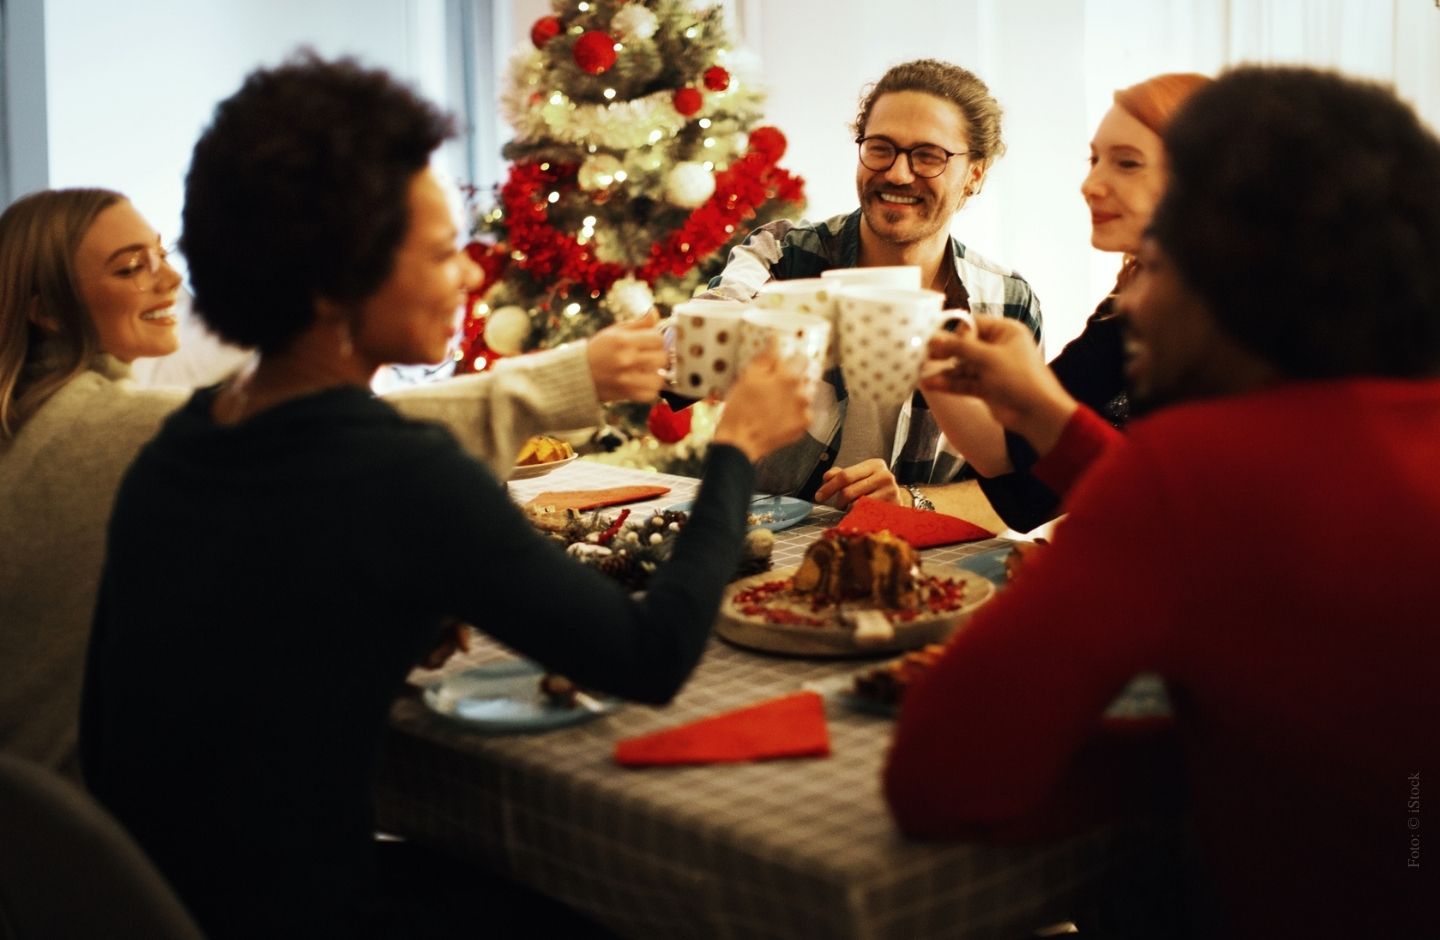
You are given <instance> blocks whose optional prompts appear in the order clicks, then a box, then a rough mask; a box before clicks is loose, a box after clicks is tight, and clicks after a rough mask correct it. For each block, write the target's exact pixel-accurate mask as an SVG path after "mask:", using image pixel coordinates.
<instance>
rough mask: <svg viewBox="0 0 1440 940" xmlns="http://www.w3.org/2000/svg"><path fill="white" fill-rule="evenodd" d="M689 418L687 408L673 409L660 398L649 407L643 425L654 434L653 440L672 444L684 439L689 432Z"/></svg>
mask: <svg viewBox="0 0 1440 940" xmlns="http://www.w3.org/2000/svg"><path fill="white" fill-rule="evenodd" d="M690 418H691V414H690V409H689V408H683V409H681V410H680V411H675V410H673V409H672V408H671V407H670V403H669V402H667V401H665V400H664V399H663V398H662V399H661V400H660V401H657V402H656V403H655V407H653V408H651V409H650V415H649V417H647V418H646V419H645V426H646V427H647V428H649V429H650V433H651V434H653V435H655V440H657V441H659V442H660V443H662V444H674V443H675V442H677V441H681V440H684V439H685V435H687V434H689V433H690Z"/></svg>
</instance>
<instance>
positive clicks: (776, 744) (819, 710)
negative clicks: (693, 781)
mask: <svg viewBox="0 0 1440 940" xmlns="http://www.w3.org/2000/svg"><path fill="white" fill-rule="evenodd" d="M829 753H830V732H829V729H828V728H827V727H826V725H825V704H824V700H823V699H821V697H820V696H819V695H817V694H816V693H814V692H796V693H794V694H793V695H786V696H783V697H781V698H777V699H771V700H770V701H768V702H761V703H760V704H759V705H750V706H747V707H745V708H740V709H737V710H735V711H731V712H725V713H724V714H722V715H713V716H711V717H709V718H702V719H701V720H700V721H692V722H691V723H689V724H687V725H680V726H679V727H676V728H667V729H666V730H664V731H656V732H654V733H653V734H646V735H641V736H640V737H638V738H630V739H629V740H626V741H617V742H616V743H615V763H617V764H620V765H621V766H622V767H647V766H653V765H663V764H717V763H726V762H734V761H748V760H767V759H769V758H772V757H824V756H826V755H827V754H829Z"/></svg>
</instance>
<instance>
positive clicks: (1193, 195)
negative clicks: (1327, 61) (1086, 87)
mask: <svg viewBox="0 0 1440 940" xmlns="http://www.w3.org/2000/svg"><path fill="white" fill-rule="evenodd" d="M1164 139H1165V147H1166V151H1167V155H1168V158H1169V168H1170V177H1169V183H1168V186H1167V189H1166V192H1165V196H1164V198H1163V199H1162V200H1161V202H1160V204H1159V206H1157V208H1156V210H1155V215H1154V217H1153V218H1152V221H1151V234H1152V235H1153V236H1154V237H1155V238H1156V240H1157V241H1158V242H1159V244H1160V245H1161V247H1162V248H1164V250H1165V252H1166V254H1168V255H1169V256H1170V257H1171V258H1172V259H1173V261H1174V263H1175V264H1176V265H1177V268H1178V269H1179V271H1180V272H1181V274H1182V275H1183V276H1184V278H1185V280H1186V281H1187V282H1188V284H1189V285H1190V287H1191V288H1193V289H1194V290H1195V292H1196V293H1197V294H1199V295H1200V297H1201V299H1202V300H1203V301H1204V302H1205V304H1206V306H1207V307H1208V308H1209V309H1210V311H1211V313H1212V314H1213V315H1214V316H1215V318H1216V319H1217V320H1218V321H1219V323H1220V324H1221V326H1222V327H1223V328H1224V329H1225V330H1226V331H1227V332H1228V333H1230V334H1231V335H1232V336H1233V337H1235V338H1236V339H1237V340H1239V341H1240V342H1241V343H1242V344H1243V345H1245V346H1246V347H1248V348H1250V349H1251V350H1253V351H1254V352H1256V353H1258V354H1259V355H1260V356H1262V357H1263V358H1264V359H1265V360H1267V361H1268V362H1270V363H1272V364H1273V365H1275V366H1276V367H1278V368H1279V369H1280V370H1281V371H1282V372H1284V373H1285V374H1287V375H1289V376H1292V377H1294V378H1324V377H1334V376H1343V375H1390V376H1425V375H1434V374H1436V373H1440V140H1437V139H1436V137H1435V135H1434V134H1433V133H1432V132H1430V131H1429V130H1428V129H1426V128H1425V127H1424V126H1423V125H1422V124H1421V122H1420V121H1419V119H1418V118H1417V117H1416V116H1415V113H1414V111H1413V110H1411V108H1410V107H1409V106H1408V105H1406V104H1404V103H1402V102H1401V101H1400V100H1399V99H1397V98H1396V97H1395V95H1394V93H1393V92H1392V91H1390V90H1389V89H1388V88H1385V87H1383V86H1381V85H1377V84H1374V83H1371V82H1365V81H1357V80H1355V79H1350V78H1345V77H1342V76H1340V75H1337V74H1334V73H1330V72H1323V71H1318V70H1314V69H1305V68H1262V67H1246V68H1239V69H1235V70H1233V71H1230V72H1228V73H1226V74H1225V75H1223V76H1221V77H1220V78H1219V79H1217V80H1216V81H1215V82H1213V83H1211V84H1210V85H1209V86H1207V87H1205V88H1202V89H1200V90H1199V91H1198V92H1196V93H1195V95H1194V96H1193V97H1191V99H1190V100H1189V102H1187V103H1186V104H1185V106H1184V107H1183V108H1182V109H1181V111H1180V113H1179V114H1178V115H1176V117H1175V119H1174V121H1173V122H1172V123H1171V125H1170V127H1169V129H1168V130H1167V131H1166V133H1165V135H1164Z"/></svg>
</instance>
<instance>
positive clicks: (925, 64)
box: [851, 59, 1005, 164]
mask: <svg viewBox="0 0 1440 940" xmlns="http://www.w3.org/2000/svg"><path fill="white" fill-rule="evenodd" d="M898 91H923V92H925V93H926V94H929V95H934V96H935V97H937V98H944V99H945V100H946V101H949V102H951V103H952V104H954V105H955V107H957V108H959V109H960V113H961V114H963V115H965V124H966V125H967V126H968V127H969V130H970V144H969V147H970V155H971V159H972V160H975V161H984V162H985V163H987V164H988V163H991V162H992V161H994V160H995V159H996V158H997V157H999V156H1000V155H1001V154H1003V153H1004V152H1005V142H1004V141H1003V140H1001V139H1000V115H1001V111H1000V104H999V102H997V101H996V100H995V98H994V97H993V96H992V95H991V94H990V89H989V87H988V86H986V84H985V83H984V82H982V81H981V80H980V78H979V77H978V76H977V75H976V74H975V73H974V72H971V71H969V70H968V69H962V68H961V67H960V66H958V65H952V64H951V63H949V62H942V61H940V60H939V59H916V60H914V61H913V62H902V63H901V64H899V65H896V66H892V67H891V68H890V70H889V71H887V72H886V73H885V74H884V75H882V76H880V80H879V81H878V82H876V83H875V84H873V85H870V86H869V87H867V88H866V89H865V90H864V92H863V93H862V96H861V98H860V107H859V110H858V112H857V113H856V115H855V124H854V125H853V126H852V127H851V130H853V131H854V132H855V139H856V140H857V141H858V140H859V139H860V138H862V137H864V136H865V125H866V124H868V123H869V122H870V112H871V111H872V110H874V108H875V102H876V101H877V100H879V98H880V96H881V95H887V94H890V93H892V92H898Z"/></svg>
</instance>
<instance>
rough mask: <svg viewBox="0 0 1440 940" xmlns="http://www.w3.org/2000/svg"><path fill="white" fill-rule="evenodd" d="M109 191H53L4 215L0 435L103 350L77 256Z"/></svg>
mask: <svg viewBox="0 0 1440 940" xmlns="http://www.w3.org/2000/svg"><path fill="white" fill-rule="evenodd" d="M124 198H125V197H124V196H122V195H120V194H119V193H117V192H111V191H110V190H108V189H49V190H43V191H41V192H38V193H32V194H30V195H28V196H24V197H21V198H20V199H17V200H16V201H15V202H14V203H12V204H11V205H10V207H9V208H8V209H6V210H5V212H4V213H3V214H0V439H5V440H8V439H10V438H13V437H14V436H15V435H16V433H18V432H19V430H20V426H21V425H22V424H24V423H25V420H26V419H27V418H29V417H30V416H31V415H33V414H34V413H35V412H36V411H37V410H39V408H40V406H41V405H43V404H44V403H45V401H46V399H48V398H49V397H50V396H51V395H53V394H54V393H55V392H56V391H57V390H58V389H60V388H61V387H62V386H63V385H64V384H65V383H66V382H69V381H70V380H71V379H72V378H74V377H75V376H76V375H79V374H80V373H81V372H83V371H85V370H86V369H87V368H89V366H90V362H91V360H92V359H94V358H95V356H96V354H98V353H99V352H100V351H101V350H100V342H99V338H98V336H97V334H96V332H95V325H94V323H93V322H92V320H91V319H90V313H89V311H87V310H86V309H85V304H84V303H83V302H82V301H81V300H80V292H79V290H78V288H77V287H76V285H75V271H74V266H75V255H76V252H77V251H78V250H79V248H80V242H81V240H83V239H84V238H85V233H86V232H88V231H89V230H90V226H91V225H92V224H94V222H95V217H96V216H98V215H99V214H100V213H101V212H103V211H104V210H106V209H108V208H109V207H110V206H113V205H115V204H116V203H117V202H120V201H122V200H124Z"/></svg>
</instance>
